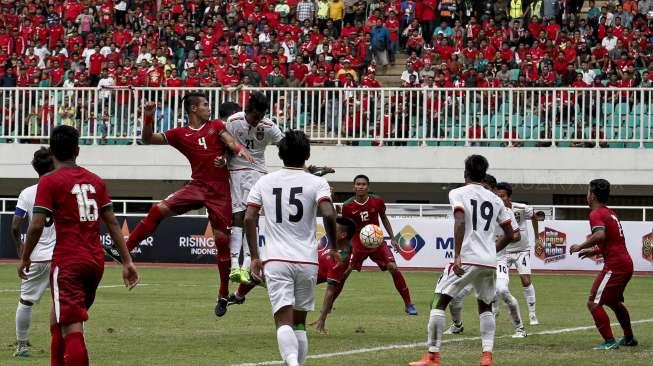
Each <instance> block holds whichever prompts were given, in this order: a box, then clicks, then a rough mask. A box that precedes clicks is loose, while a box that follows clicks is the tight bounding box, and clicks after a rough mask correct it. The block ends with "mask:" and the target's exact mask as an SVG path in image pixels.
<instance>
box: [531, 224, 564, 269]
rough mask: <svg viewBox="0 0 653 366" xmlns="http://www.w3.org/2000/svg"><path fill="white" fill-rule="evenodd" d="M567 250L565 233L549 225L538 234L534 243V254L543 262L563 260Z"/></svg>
mask: <svg viewBox="0 0 653 366" xmlns="http://www.w3.org/2000/svg"><path fill="white" fill-rule="evenodd" d="M566 252H567V234H565V233H563V232H562V231H558V230H556V229H552V228H550V227H545V228H544V231H543V232H541V233H539V234H538V240H537V243H536V244H535V256H536V257H538V258H540V259H541V260H542V261H544V263H545V264H546V263H553V262H558V261H560V260H563V259H564V258H565V256H566Z"/></svg>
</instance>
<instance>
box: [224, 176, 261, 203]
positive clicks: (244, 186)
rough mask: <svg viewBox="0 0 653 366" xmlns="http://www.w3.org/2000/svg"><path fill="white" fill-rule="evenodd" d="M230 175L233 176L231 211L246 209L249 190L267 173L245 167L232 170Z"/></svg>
mask: <svg viewBox="0 0 653 366" xmlns="http://www.w3.org/2000/svg"><path fill="white" fill-rule="evenodd" d="M229 175H230V176H231V212H233V213H236V212H241V211H245V210H246V209H247V196H249V191H250V190H251V189H252V187H253V186H254V183H256V182H257V181H258V180H259V179H260V178H261V177H262V176H264V175H265V174H264V173H261V172H259V171H257V170H251V169H244V170H232V171H230V172H229Z"/></svg>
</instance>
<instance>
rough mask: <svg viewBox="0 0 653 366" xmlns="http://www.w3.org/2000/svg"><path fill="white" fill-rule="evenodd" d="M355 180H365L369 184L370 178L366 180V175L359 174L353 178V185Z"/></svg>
mask: <svg viewBox="0 0 653 366" xmlns="http://www.w3.org/2000/svg"><path fill="white" fill-rule="evenodd" d="M356 179H365V180H366V181H367V183H368V184H369V183H370V178H368V177H367V175H365V174H359V175H357V176H355V177H354V183H356Z"/></svg>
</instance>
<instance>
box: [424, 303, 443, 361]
mask: <svg viewBox="0 0 653 366" xmlns="http://www.w3.org/2000/svg"><path fill="white" fill-rule="evenodd" d="M446 321H447V316H446V314H445V313H444V310H439V309H433V310H431V313H430V314H429V326H428V328H427V330H428V341H427V342H428V343H427V346H428V347H429V352H440V345H441V344H442V332H443V331H444V326H445V323H446Z"/></svg>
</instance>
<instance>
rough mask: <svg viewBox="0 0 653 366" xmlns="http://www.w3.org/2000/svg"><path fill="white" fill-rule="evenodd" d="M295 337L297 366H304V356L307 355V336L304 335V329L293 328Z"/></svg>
mask: <svg viewBox="0 0 653 366" xmlns="http://www.w3.org/2000/svg"><path fill="white" fill-rule="evenodd" d="M295 337H297V345H298V346H299V347H298V353H297V359H298V360H299V366H304V363H305V362H306V357H307V356H308V337H306V331H305V330H295Z"/></svg>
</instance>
